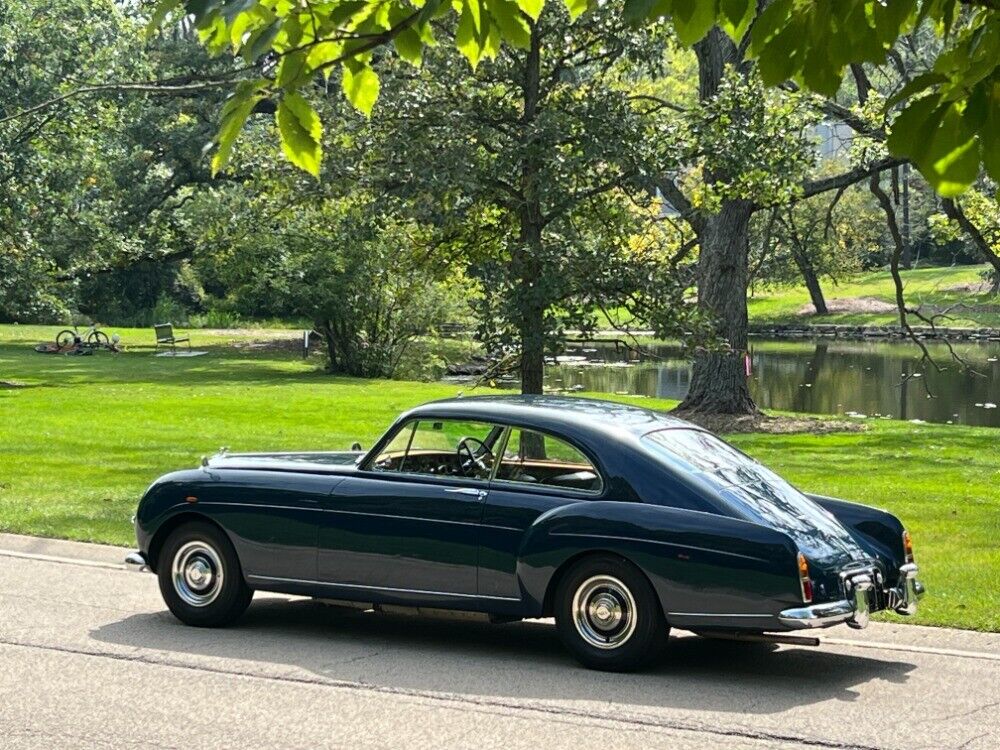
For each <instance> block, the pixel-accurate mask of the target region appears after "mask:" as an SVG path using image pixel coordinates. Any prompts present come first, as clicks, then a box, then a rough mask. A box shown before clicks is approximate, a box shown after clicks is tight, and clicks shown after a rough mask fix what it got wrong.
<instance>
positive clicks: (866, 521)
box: [806, 495, 906, 582]
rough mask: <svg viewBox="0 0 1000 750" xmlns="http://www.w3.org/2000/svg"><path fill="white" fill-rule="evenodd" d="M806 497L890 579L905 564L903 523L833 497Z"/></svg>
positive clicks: (864, 506) (882, 512) (877, 510)
mask: <svg viewBox="0 0 1000 750" xmlns="http://www.w3.org/2000/svg"><path fill="white" fill-rule="evenodd" d="M806 497H808V498H809V499H810V500H812V501H813V502H815V503H817V504H818V505H819V506H820V507H822V508H823V509H824V510H826V511H827V512H829V513H831V514H832V515H833V516H834V518H836V519H837V520H838V521H840V523H841V524H842V525H843V526H844V527H845V528H846V529H847V530H848V531H849V532H850V533H851V536H853V537H854V539H855V541H856V542H857V543H858V544H859V545H860V546H861V547H862V548H863V549H864V550H865V552H868V553H869V554H871V555H872V556H873V557H875V558H877V559H878V560H879V562H881V563H882V564H883V566H884V567H885V569H886V571H887V572H888V573H889V575H890V578H891V577H892V576H894V575H895V574H896V573H897V571H898V570H899V568H900V567H902V565H903V564H904V563H905V562H906V560H905V553H904V551H903V524H902V522H901V521H900V520H899V519H898V518H896V516H894V515H892V514H891V513H886V512H885V511H884V510H879V509H878V508H872V507H870V506H868V505H861V504H859V503H851V502H847V501H846V500H838V499H836V498H833V497H825V496H823V495H806ZM893 582H894V581H893Z"/></svg>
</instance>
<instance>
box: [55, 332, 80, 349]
mask: <svg viewBox="0 0 1000 750" xmlns="http://www.w3.org/2000/svg"><path fill="white" fill-rule="evenodd" d="M75 339H76V331H71V330H69V329H68V328H67V329H66V330H65V331H59V335H58V336H56V346H58V347H59V348H60V349H65V348H66V347H67V346H70V345H71V344H72V343H73V341H74V340H75Z"/></svg>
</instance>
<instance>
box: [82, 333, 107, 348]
mask: <svg viewBox="0 0 1000 750" xmlns="http://www.w3.org/2000/svg"><path fill="white" fill-rule="evenodd" d="M87 343H88V344H90V345H91V346H104V347H106V346H108V345H110V344H111V339H109V338H108V334H106V333H105V332H104V331H94V332H93V333H91V334H90V335H89V336H87Z"/></svg>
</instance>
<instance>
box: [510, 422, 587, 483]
mask: <svg viewBox="0 0 1000 750" xmlns="http://www.w3.org/2000/svg"><path fill="white" fill-rule="evenodd" d="M496 478H497V479H499V480H502V481H507V482H517V483H519V484H532V485H542V486H545V487H561V488H563V489H571V490H583V491H586V492H599V491H600V489H601V476H600V474H599V473H598V471H597V469H596V468H595V467H594V465H593V463H591V461H590V459H588V458H587V457H586V456H585V455H584V454H583V453H582V452H581V451H580V450H578V449H577V448H575V447H573V446H572V445H570V444H569V443H567V442H566V441H565V440H560V439H559V438H555V437H552V436H551V435H546V434H544V433H541V432H535V431H533V430H522V429H518V428H514V429H512V430H511V433H510V438H509V439H508V440H507V447H506V449H505V450H504V455H503V458H502V459H501V460H500V465H499V466H498V467H497V474H496Z"/></svg>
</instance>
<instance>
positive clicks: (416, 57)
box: [392, 27, 424, 66]
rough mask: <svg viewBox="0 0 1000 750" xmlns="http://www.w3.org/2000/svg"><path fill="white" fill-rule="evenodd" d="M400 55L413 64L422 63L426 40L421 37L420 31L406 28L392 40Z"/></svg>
mask: <svg viewBox="0 0 1000 750" xmlns="http://www.w3.org/2000/svg"><path fill="white" fill-rule="evenodd" d="M392 43H393V44H394V45H395V47H396V51H397V52H398V53H399V56H400V57H402V58H403V59H404V60H406V62H408V63H410V64H411V65H417V66H419V65H420V62H421V60H422V59H423V55H424V42H423V40H422V39H421V38H420V33H419V32H418V31H417V30H416V29H414V28H412V27H409V28H405V29H403V30H402V31H400V32H399V33H398V34H396V38H395V39H393V40H392Z"/></svg>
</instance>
